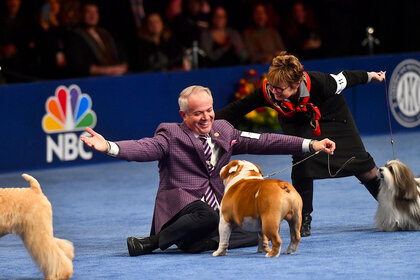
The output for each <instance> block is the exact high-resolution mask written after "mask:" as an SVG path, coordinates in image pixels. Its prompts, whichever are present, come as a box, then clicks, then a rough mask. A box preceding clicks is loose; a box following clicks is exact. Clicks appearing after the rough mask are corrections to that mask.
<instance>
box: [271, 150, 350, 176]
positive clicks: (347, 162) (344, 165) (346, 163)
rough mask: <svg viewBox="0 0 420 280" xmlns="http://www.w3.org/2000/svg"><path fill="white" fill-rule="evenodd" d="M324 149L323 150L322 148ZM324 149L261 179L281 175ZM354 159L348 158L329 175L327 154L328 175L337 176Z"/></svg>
mask: <svg viewBox="0 0 420 280" xmlns="http://www.w3.org/2000/svg"><path fill="white" fill-rule="evenodd" d="M324 149H325V148H324ZM324 149H322V150H319V151H316V152H315V153H313V154H312V155H309V156H307V157H306V158H304V159H302V160H300V161H298V162H296V163H294V164H292V165H289V166H288V167H286V168H283V169H282V170H280V171H277V172H274V173H271V174H268V175H266V176H264V177H263V178H264V179H267V178H270V177H272V176H274V175H277V174H279V173H282V172H284V171H285V170H287V169H289V168H292V167H293V166H296V165H298V164H300V163H302V162H304V161H305V160H307V159H309V158H311V157H313V156H315V155H317V154H319V153H320V152H322V151H323V150H324ZM355 158H356V157H355V156H352V157H351V158H349V159H348V160H347V161H346V162H345V163H344V164H343V165H342V166H341V167H340V169H338V170H337V172H335V174H332V173H331V167H330V154H328V173H329V174H330V176H331V177H335V176H337V174H338V173H339V172H340V171H341V170H343V168H344V167H346V166H347V165H348V164H349V163H350V162H351V161H352V160H354V159H355Z"/></svg>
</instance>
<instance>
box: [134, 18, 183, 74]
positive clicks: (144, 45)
mask: <svg viewBox="0 0 420 280" xmlns="http://www.w3.org/2000/svg"><path fill="white" fill-rule="evenodd" d="M182 58H183V48H182V45H181V44H180V43H179V42H178V41H176V40H175V38H173V36H172V35H171V32H170V30H169V29H168V28H167V27H166V26H165V25H164V23H163V20H162V17H161V16H160V15H159V14H158V13H151V14H149V15H147V18H146V24H145V25H143V27H142V29H141V32H140V38H139V40H138V42H137V43H136V48H135V52H134V57H133V60H132V63H131V69H132V71H133V72H143V71H147V72H150V71H152V72H154V71H169V70H174V69H181V68H182Z"/></svg>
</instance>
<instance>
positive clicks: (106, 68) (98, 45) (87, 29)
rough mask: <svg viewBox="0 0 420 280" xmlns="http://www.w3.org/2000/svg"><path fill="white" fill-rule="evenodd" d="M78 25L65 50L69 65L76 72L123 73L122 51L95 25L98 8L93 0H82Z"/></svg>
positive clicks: (125, 65) (125, 68)
mask: <svg viewBox="0 0 420 280" xmlns="http://www.w3.org/2000/svg"><path fill="white" fill-rule="evenodd" d="M81 12H82V17H81V20H82V22H81V23H82V26H81V27H80V28H77V29H76V30H75V31H74V37H73V38H71V40H69V48H68V51H67V53H66V55H67V57H68V65H69V69H70V70H71V71H72V72H73V73H74V74H75V75H76V76H95V75H107V76H119V75H123V74H125V73H127V69H128V64H127V63H126V60H125V54H124V52H123V51H122V50H121V49H120V48H118V45H117V43H116V41H115V40H114V38H113V37H112V36H111V34H110V33H109V32H108V31H107V30H105V29H104V28H101V27H99V26H98V22H99V9H98V4H97V3H96V2H95V1H92V0H90V1H86V2H83V4H82V6H81Z"/></svg>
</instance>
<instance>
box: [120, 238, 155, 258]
mask: <svg viewBox="0 0 420 280" xmlns="http://www.w3.org/2000/svg"><path fill="white" fill-rule="evenodd" d="M157 247H158V245H157V244H156V242H154V241H153V240H152V239H151V238H150V237H128V238H127V248H128V253H129V254H130V256H131V257H134V256H139V255H145V254H150V253H151V252H153V250H155V249H157Z"/></svg>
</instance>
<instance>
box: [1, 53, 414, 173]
mask: <svg viewBox="0 0 420 280" xmlns="http://www.w3.org/2000/svg"><path fill="white" fill-rule="evenodd" d="M419 60H420V53H414V54H413V53H411V54H399V55H386V56H371V57H354V58H342V59H327V60H314V61H304V62H303V64H304V66H305V70H308V71H309V70H318V71H323V72H327V73H335V72H339V71H340V70H344V69H348V70H351V69H361V70H368V71H379V70H384V71H386V72H387V83H386V87H385V84H384V83H382V84H373V83H371V84H368V85H363V86H358V87H355V88H353V89H350V90H347V91H344V93H343V94H345V96H346V99H347V102H348V104H349V106H350V108H351V110H352V112H353V115H354V118H355V120H356V123H357V125H358V128H359V130H360V132H361V133H362V134H374V133H375V134H382V133H389V122H388V110H387V109H388V108H389V112H390V119H391V124H392V129H393V131H394V132H401V131H404V132H405V131H413V130H419V129H420V62H419ZM250 68H253V69H255V70H256V71H257V73H258V75H260V74H262V73H264V72H266V71H267V69H268V65H252V66H240V67H229V68H217V69H205V70H197V71H191V72H171V73H150V74H133V75H127V76H124V77H115V78H108V77H107V78H85V79H74V80H60V81H51V82H38V83H28V84H16V85H3V86H0V98H1V102H0V120H1V121H0V146H1V148H0V155H1V157H0V172H12V171H18V172H21V171H25V170H27V169H36V168H49V167H64V166H69V165H74V164H87V163H94V162H99V161H105V160H112V159H109V158H107V157H106V156H104V155H102V154H100V153H94V152H92V151H91V150H90V149H88V148H87V147H85V146H83V145H82V143H81V141H80V140H79V136H80V134H81V133H83V131H84V128H85V127H86V126H90V127H93V128H94V129H95V130H97V131H98V132H100V133H101V134H103V135H104V137H105V138H107V139H109V140H123V139H138V138H141V137H146V136H153V133H154V131H155V129H156V127H157V125H158V124H159V123H161V122H180V121H181V120H182V119H181V117H180V115H179V113H178V103H177V99H178V94H179V93H180V91H181V90H182V89H184V88H185V87H187V86H190V85H203V86H206V87H209V88H210V89H211V90H212V92H213V95H214V108H215V110H217V109H220V108H222V107H223V106H225V105H226V104H227V103H228V102H230V101H231V100H232V95H233V94H234V93H235V90H236V88H237V84H238V81H239V80H240V79H241V78H242V77H243V76H244V74H245V73H246V72H247V71H248V70H249V69H250ZM386 89H387V91H388V92H387V94H388V96H389V98H388V99H387V98H386V96H387V95H386ZM388 104H389V107H388Z"/></svg>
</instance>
